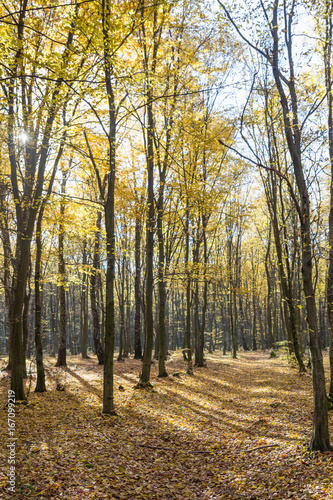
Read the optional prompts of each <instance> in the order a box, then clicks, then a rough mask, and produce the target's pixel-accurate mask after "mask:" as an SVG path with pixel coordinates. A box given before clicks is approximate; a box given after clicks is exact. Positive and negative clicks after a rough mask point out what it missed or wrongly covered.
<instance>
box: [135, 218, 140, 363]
mask: <svg viewBox="0 0 333 500" xmlns="http://www.w3.org/2000/svg"><path fill="white" fill-rule="evenodd" d="M140 282H141V217H140V215H139V214H137V216H136V219H135V283H134V296H135V319H134V359H141V358H142V347H141V324H140V323H141V315H140V310H141V286H140V285H141V283H140Z"/></svg>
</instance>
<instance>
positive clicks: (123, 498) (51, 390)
mask: <svg viewBox="0 0 333 500" xmlns="http://www.w3.org/2000/svg"><path fill="white" fill-rule="evenodd" d="M325 362H326V363H327V362H328V361H327V356H326V357H325ZM45 364H46V373H47V386H48V391H47V392H46V393H43V394H35V393H31V392H30V393H29V397H28V404H27V405H25V406H23V405H17V407H16V437H17V441H16V492H15V494H13V493H11V492H9V491H8V466H7V465H6V464H7V460H8V449H7V440H6V436H7V435H8V429H7V408H6V399H7V391H8V388H9V380H8V377H6V376H5V374H4V372H2V379H1V380H0V398H1V400H0V402H1V415H2V418H1V422H0V423H1V432H2V436H3V437H4V439H2V443H1V447H0V452H1V455H0V457H1V463H2V464H4V466H3V467H2V469H1V474H2V476H0V498H1V499H2V498H3V499H7V498H8V499H9V498H18V499H26V498H38V499H74V500H75V499H102V498H105V499H110V500H111V499H119V500H144V499H148V500H168V499H170V500H191V499H200V500H221V499H226V500H227V499H242V498H244V499H245V498H246V499H248V500H251V499H278V500H283V499H295V500H296V499H297V500H306V499H309V500H310V499H316V498H317V499H330V498H332V499H333V454H330V453H327V454H319V453H311V454H310V453H307V451H306V446H307V443H308V440H309V437H310V432H311V425H312V422H311V411H312V383H311V377H310V374H309V373H308V374H305V375H304V374H298V372H297V370H296V369H295V368H294V367H292V366H291V365H290V364H289V363H288V360H287V359H286V358H284V357H280V358H279V357H278V358H273V359H269V356H268V354H267V353H265V352H260V351H258V352H252V353H240V354H239V356H238V359H236V360H231V359H230V358H229V357H226V356H222V354H221V353H219V352H218V353H217V352H215V353H214V354H209V355H207V367H205V368H197V369H195V371H194V375H186V372H185V370H186V367H185V364H184V362H183V360H182V355H181V352H175V353H172V356H171V357H170V358H169V360H168V363H167V370H168V373H169V375H172V374H173V373H178V375H177V377H172V376H169V377H168V378H165V379H160V378H157V365H156V364H155V365H152V379H151V381H152V385H153V387H152V388H150V389H145V390H136V389H134V387H135V385H136V384H137V382H138V374H139V372H140V370H141V363H140V361H136V360H132V359H128V360H126V362H125V363H115V376H114V378H115V406H116V411H117V416H106V415H103V414H102V413H101V410H102V387H103V381H102V375H103V367H100V366H98V365H97V364H96V361H95V359H85V360H83V359H81V358H80V357H79V356H72V357H70V358H69V360H68V366H67V367H66V368H56V367H54V359H52V358H46V363H45ZM34 377H35V374H34V373H33V374H32V381H31V387H32V388H33V387H34ZM27 384H29V381H27ZM59 384H60V385H61V387H62V388H63V389H64V390H62V391H59V390H56V387H57V386H58V385H59ZM329 415H330V417H329V419H330V431H331V436H332V440H333V432H332V430H333V429H332V412H330V414H329Z"/></svg>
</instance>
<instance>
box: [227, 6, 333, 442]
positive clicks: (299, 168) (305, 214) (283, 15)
mask: <svg viewBox="0 0 333 500" xmlns="http://www.w3.org/2000/svg"><path fill="white" fill-rule="evenodd" d="M218 1H219V4H220V5H221V7H222V9H223V11H224V13H225V15H226V17H227V18H228V20H229V21H230V22H231V23H232V25H233V26H234V28H235V29H236V31H237V33H238V34H239V35H240V36H241V38H242V39H243V40H244V41H245V42H246V43H247V44H248V45H249V46H250V47H251V48H252V49H253V50H255V51H256V52H257V53H258V54H260V55H261V56H262V57H263V58H264V59H265V61H266V62H267V64H269V66H270V68H271V70H272V74H273V81H274V85H275V87H276V90H277V92H278V95H279V99H280V106H281V111H282V116H283V125H284V134H285V138H286V141H287V145H288V151H289V154H290V158H291V161H292V166H293V173H294V176H295V183H296V187H297V195H298V197H297V198H296V197H295V196H294V197H293V199H294V203H295V206H296V210H297V213H298V216H299V227H300V233H301V244H302V278H303V290H304V295H305V301H306V310H307V321H308V327H309V345H310V351H311V359H312V382H313V401H314V411H313V428H312V437H311V442H310V445H309V449H310V450H320V451H327V450H330V449H331V447H330V442H329V431H328V416H327V401H326V389H325V375H324V367H323V358H322V352H321V348H320V335H319V328H318V316H317V306H316V300H315V291H314V286H313V271H312V270H313V255H312V254H313V245H312V240H311V210H310V208H311V207H310V196H309V190H308V185H307V180H306V176H305V172H304V165H303V162H302V126H301V125H302V124H301V123H300V118H299V97H298V91H297V80H296V74H295V66H294V54H293V22H294V16H295V8H296V3H295V2H294V1H292V2H288V1H287V0H284V1H283V2H282V7H281V6H280V3H279V1H278V0H277V1H276V2H275V3H274V4H273V5H272V6H271V7H270V8H271V18H270V17H269V10H268V9H269V8H268V7H267V8H266V7H265V5H264V3H263V2H262V3H261V9H262V12H263V15H264V18H265V25H266V26H267V32H266V42H265V43H266V49H265V50H262V49H260V48H259V46H256V45H254V44H253V43H252V42H251V41H250V40H248V38H247V37H246V36H245V35H244V34H243V32H242V31H241V29H240V28H239V27H238V26H237V24H236V22H235V21H234V19H233V18H232V17H231V15H230V13H229V11H228V10H227V8H226V7H225V5H224V4H223V3H222V2H220V0H218ZM281 22H282V23H283V31H284V47H282V45H281V40H282V39H283V38H282V37H280V29H281V28H280V23H281ZM268 44H269V45H268ZM283 48H284V49H285V60H284V61H283V62H281V60H282V57H283V55H282V49H283ZM284 63H286V64H287V71H288V75H287V76H286V75H285V73H284V72H283V69H282V68H283V65H284ZM309 113H310V114H311V110H310V111H309Z"/></svg>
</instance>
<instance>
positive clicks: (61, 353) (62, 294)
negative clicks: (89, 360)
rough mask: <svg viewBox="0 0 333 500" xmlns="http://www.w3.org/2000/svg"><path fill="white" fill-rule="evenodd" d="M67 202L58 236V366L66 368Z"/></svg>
mask: <svg viewBox="0 0 333 500" xmlns="http://www.w3.org/2000/svg"><path fill="white" fill-rule="evenodd" d="M66 182H67V174H66V172H65V171H63V172H62V183H61V194H62V195H64V194H65V189H66ZM64 219H65V202H64V199H63V197H61V200H60V224H59V236H58V255H59V277H60V285H59V301H60V337H59V349H58V359H57V363H56V366H66V364H67V363H66V347H67V345H66V344H67V329H66V322H67V311H66V266H65V257H64V239H65V227H64V226H65V221H64Z"/></svg>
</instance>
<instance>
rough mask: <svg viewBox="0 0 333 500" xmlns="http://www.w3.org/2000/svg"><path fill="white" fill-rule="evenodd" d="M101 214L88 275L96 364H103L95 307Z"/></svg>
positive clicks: (98, 219) (97, 223)
mask: <svg viewBox="0 0 333 500" xmlns="http://www.w3.org/2000/svg"><path fill="white" fill-rule="evenodd" d="M101 221H102V212H100V211H99V212H98V213H97V222H96V227H97V229H96V232H95V241H94V255H93V264H92V270H91V275H90V304H91V314H92V318H93V327H94V347H95V352H96V355H97V359H98V364H99V365H103V364H104V351H103V348H102V344H101V332H100V322H99V311H98V306H97V294H98V283H99V281H98V277H97V274H99V273H100V234H101Z"/></svg>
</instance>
